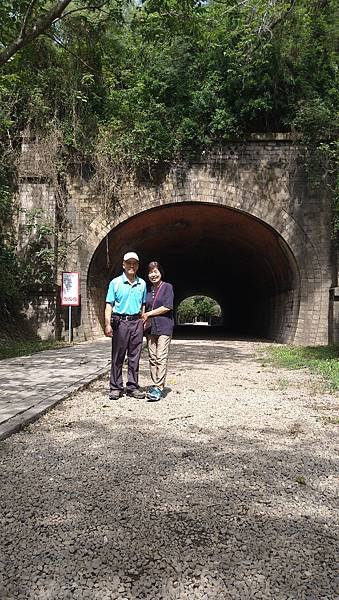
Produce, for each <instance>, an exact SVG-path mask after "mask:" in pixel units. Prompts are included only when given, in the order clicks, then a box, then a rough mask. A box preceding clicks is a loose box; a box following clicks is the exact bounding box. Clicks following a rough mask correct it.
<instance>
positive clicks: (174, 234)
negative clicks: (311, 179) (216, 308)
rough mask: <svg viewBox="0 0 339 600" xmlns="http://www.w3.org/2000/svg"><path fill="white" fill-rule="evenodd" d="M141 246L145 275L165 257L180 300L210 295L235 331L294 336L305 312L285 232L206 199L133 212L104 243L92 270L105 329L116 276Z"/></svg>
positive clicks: (91, 296)
mask: <svg viewBox="0 0 339 600" xmlns="http://www.w3.org/2000/svg"><path fill="white" fill-rule="evenodd" d="M128 250H134V251H136V252H137V253H138V254H139V257H140V269H139V275H140V276H142V277H144V278H146V275H145V272H146V266H147V264H148V262H150V261H151V260H157V261H159V262H160V263H161V264H162V265H163V267H164V269H165V280H167V281H169V282H171V283H172V284H173V286H174V292H175V304H176V306H178V304H179V303H180V302H181V301H182V300H183V299H185V298H187V297H188V296H193V295H197V294H200V295H206V296H210V297H212V298H214V299H215V300H216V301H217V302H218V303H219V304H220V306H221V309H222V314H223V328H224V332H225V333H226V334H228V335H232V336H236V335H241V336H249V337H253V336H255V337H259V338H264V339H271V340H276V341H289V340H290V339H292V337H293V331H292V330H293V323H295V322H296V319H295V318H294V316H295V314H296V311H297V310H298V288H299V284H298V270H297V265H296V261H295V260H294V257H293V255H292V253H291V251H290V249H289V248H288V246H287V244H286V243H285V242H284V240H283V239H282V238H281V236H280V235H279V234H278V233H277V232H276V231H275V230H274V229H272V228H271V227H269V226H268V225H266V224H265V223H263V222H262V221H259V220H258V219H256V218H254V217H253V216H251V215H248V214H247V213H244V212H241V211H237V210H234V209H230V208H226V207H223V206H216V205H211V204H202V203H200V202H199V203H185V204H173V205H166V206H163V207H159V208H155V209H151V210H147V211H144V212H142V213H139V214H138V215H136V216H134V217H131V218H130V219H128V220H127V221H125V222H124V223H122V224H120V225H118V226H117V227H116V228H114V229H113V230H111V231H110V232H109V233H108V234H107V236H106V237H105V238H104V239H103V240H102V241H101V243H100V244H99V245H98V247H97V249H96V251H95V253H94V255H93V258H92V261H91V263H90V267H89V271H88V281H87V284H88V287H87V289H88V300H89V318H90V321H91V326H92V329H93V333H94V335H95V334H96V335H99V334H102V328H103V314H104V304H105V294H106V289H107V286H108V283H109V281H110V280H111V279H112V278H113V277H115V276H117V275H119V274H120V273H121V271H122V256H123V254H124V253H125V252H127V251H128Z"/></svg>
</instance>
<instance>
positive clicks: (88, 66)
mask: <svg viewBox="0 0 339 600" xmlns="http://www.w3.org/2000/svg"><path fill="white" fill-rule="evenodd" d="M45 36H46V37H48V38H49V39H50V40H52V41H53V42H55V43H56V44H58V46H61V48H63V49H64V50H66V52H69V54H71V55H72V56H74V58H76V59H77V60H80V62H82V64H83V65H84V66H85V67H87V69H90V70H91V71H93V73H96V71H95V69H93V67H91V66H90V65H89V64H87V62H85V61H84V60H83V59H82V58H80V56H78V55H77V54H75V52H73V51H72V50H70V49H69V48H67V46H65V44H63V43H62V42H61V41H60V40H59V39H58V38H57V37H56V36H55V35H52V34H50V33H45Z"/></svg>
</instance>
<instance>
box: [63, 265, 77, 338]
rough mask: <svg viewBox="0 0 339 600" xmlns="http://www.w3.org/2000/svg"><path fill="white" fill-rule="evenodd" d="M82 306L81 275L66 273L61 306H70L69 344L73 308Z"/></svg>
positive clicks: (64, 273)
mask: <svg viewBox="0 0 339 600" xmlns="http://www.w3.org/2000/svg"><path fill="white" fill-rule="evenodd" d="M79 305H80V273H77V272H70V271H64V272H63V273H62V283H61V306H68V342H69V343H70V342H71V337H72V336H71V331H72V306H79Z"/></svg>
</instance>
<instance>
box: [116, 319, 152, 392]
mask: <svg viewBox="0 0 339 600" xmlns="http://www.w3.org/2000/svg"><path fill="white" fill-rule="evenodd" d="M143 330H144V328H143V322H142V320H141V319H137V320H136V321H122V320H121V321H120V322H119V327H118V329H116V330H115V331H113V337H112V365H111V375H110V391H111V392H113V391H115V390H118V391H123V389H124V384H123V380H122V368H123V365H124V360H125V355H126V351H127V360H128V372H127V384H126V388H127V390H130V391H132V390H135V389H137V388H138V387H139V384H138V380H139V360H140V354H141V349H142V337H143Z"/></svg>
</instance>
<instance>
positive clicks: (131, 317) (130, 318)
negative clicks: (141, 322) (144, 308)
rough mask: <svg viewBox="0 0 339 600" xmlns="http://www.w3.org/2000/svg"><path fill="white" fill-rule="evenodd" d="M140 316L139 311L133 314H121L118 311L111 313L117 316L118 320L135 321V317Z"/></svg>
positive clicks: (138, 317)
mask: <svg viewBox="0 0 339 600" xmlns="http://www.w3.org/2000/svg"><path fill="white" fill-rule="evenodd" d="M140 316H141V315H140V313H137V314H135V315H121V314H119V313H112V317H117V318H118V319H120V321H136V320H137V319H140Z"/></svg>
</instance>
